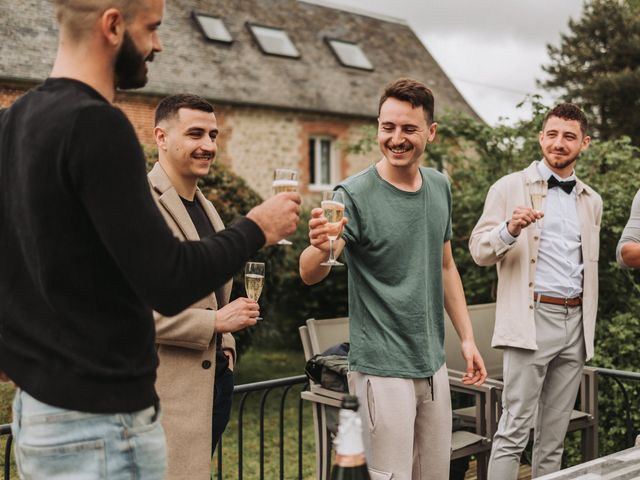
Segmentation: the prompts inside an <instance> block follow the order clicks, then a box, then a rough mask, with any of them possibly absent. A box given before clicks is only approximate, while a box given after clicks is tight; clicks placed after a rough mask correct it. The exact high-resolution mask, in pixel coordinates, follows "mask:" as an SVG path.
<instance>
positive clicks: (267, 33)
mask: <svg viewBox="0 0 640 480" xmlns="http://www.w3.org/2000/svg"><path fill="white" fill-rule="evenodd" d="M248 26H249V30H251V33H252V34H253V37H254V38H255V39H256V41H257V42H258V45H260V48H261V49H262V51H263V52H264V53H267V54H269V55H279V56H281V57H292V58H299V57H300V53H299V52H298V49H297V48H296V46H295V45H294V44H293V42H292V41H291V39H290V38H289V35H288V34H287V32H285V31H284V30H281V29H279V28H272V27H263V26H261V25H252V24H248Z"/></svg>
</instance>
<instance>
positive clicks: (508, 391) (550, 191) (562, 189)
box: [469, 104, 602, 480]
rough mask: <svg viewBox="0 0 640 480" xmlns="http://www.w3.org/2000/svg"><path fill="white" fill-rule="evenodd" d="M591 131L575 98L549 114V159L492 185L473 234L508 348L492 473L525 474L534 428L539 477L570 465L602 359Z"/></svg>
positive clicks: (545, 135)
mask: <svg viewBox="0 0 640 480" xmlns="http://www.w3.org/2000/svg"><path fill="white" fill-rule="evenodd" d="M586 130H587V119H586V117H585V115H584V113H583V112H582V111H581V110H580V109H579V108H578V107H576V106H575V105H572V104H562V105H559V106H557V107H556V108H554V109H553V110H551V111H550V112H549V113H547V115H546V117H545V119H544V122H543V125H542V131H541V132H540V135H539V143H540V147H541V150H542V155H543V160H541V161H535V162H533V163H532V164H531V165H530V166H529V167H527V168H526V169H524V170H522V171H520V172H516V173H512V174H510V175H507V176H505V177H503V178H501V179H500V180H498V181H497V182H496V183H495V184H494V185H493V186H492V187H491V188H490V189H489V193H488V194H487V199H486V202H485V206H484V211H483V213H482V216H481V217H480V220H478V223H477V225H476V226H475V228H474V229H473V232H472V234H471V239H470V242H469V247H470V250H471V255H472V256H473V259H474V260H475V261H476V263H478V264H479V265H497V270H498V295H497V306H496V323H495V331H494V334H493V340H492V346H493V347H500V348H504V356H503V358H504V366H503V376H504V392H503V396H502V404H503V414H502V417H501V418H500V423H499V426H498V431H497V432H496V435H495V437H494V442H493V447H492V450H491V458H490V461H489V478H490V479H495V480H511V479H513V480H515V479H516V478H517V475H518V465H519V461H520V455H521V453H522V450H523V449H524V447H525V446H526V444H527V440H528V438H529V431H530V429H531V427H535V436H534V444H533V476H534V477H538V476H541V475H545V474H547V473H550V472H553V471H556V470H559V469H560V461H561V458H562V451H563V441H564V437H565V434H566V431H567V426H568V424H569V420H570V416H571V411H572V409H573V405H574V403H575V399H576V394H577V391H578V387H579V385H580V377H581V371H582V366H583V365H584V362H585V361H586V360H588V359H589V358H591V357H592V356H593V337H594V331H595V321H596V313H597V306H598V250H599V233H600V220H601V217H602V199H601V198H600V196H599V195H598V194H597V193H596V192H595V191H594V190H593V189H591V188H590V187H589V186H587V185H585V184H584V183H583V182H581V181H580V180H578V179H577V178H576V177H575V172H574V165H575V162H576V160H577V158H578V157H579V155H580V153H581V152H582V151H584V150H585V149H586V148H587V147H588V146H589V142H590V138H589V136H588V135H586Z"/></svg>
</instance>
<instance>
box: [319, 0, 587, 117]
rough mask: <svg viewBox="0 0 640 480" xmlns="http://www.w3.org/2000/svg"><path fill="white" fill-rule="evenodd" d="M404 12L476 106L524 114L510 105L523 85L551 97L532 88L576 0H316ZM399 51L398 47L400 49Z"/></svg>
mask: <svg viewBox="0 0 640 480" xmlns="http://www.w3.org/2000/svg"><path fill="white" fill-rule="evenodd" d="M314 2H315V3H325V4H329V5H334V6H340V5H342V6H348V7H352V8H355V9H359V10H367V11H370V12H374V13H378V14H383V15H388V16H392V17H396V18H401V19H404V20H405V21H407V22H408V23H409V25H410V26H411V27H412V29H413V30H414V31H415V32H416V34H417V35H418V37H420V39H421V40H422V43H424V45H425V46H426V47H427V48H428V49H429V51H430V52H431V54H432V55H433V56H434V58H435V59H436V60H437V61H438V63H439V64H440V66H441V67H442V68H443V69H444V71H445V72H446V73H447V75H448V76H449V78H450V79H451V80H452V81H453V83H454V84H455V85H456V87H457V88H458V90H459V91H460V92H461V93H462V95H464V97H465V98H466V99H467V101H468V102H469V103H470V104H471V106H472V107H473V108H474V109H475V110H476V112H478V114H479V115H480V116H481V117H482V118H483V119H485V120H486V121H487V122H489V123H490V124H492V125H495V124H496V123H497V122H498V119H499V118H500V117H508V118H510V119H511V120H513V119H517V118H521V117H526V116H527V115H528V110H526V109H516V105H517V104H518V103H520V102H521V101H522V100H523V99H524V98H525V96H526V94H528V93H539V94H541V95H543V97H544V98H545V99H546V100H547V101H548V102H553V101H554V100H555V98H556V96H557V92H543V91H540V90H538V89H537V87H536V80H537V79H544V76H545V73H544V72H543V71H542V69H541V67H540V66H541V65H542V64H548V63H549V56H548V55H547V48H546V45H547V44H549V43H551V44H553V45H556V46H557V45H559V44H560V34H561V32H564V33H567V32H568V27H567V23H568V20H569V18H574V19H578V18H579V17H580V15H581V12H582V3H583V2H582V0H391V1H390V0H328V1H325V0H314ZM399 54H401V52H399Z"/></svg>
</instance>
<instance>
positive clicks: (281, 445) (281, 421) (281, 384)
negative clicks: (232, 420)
mask: <svg viewBox="0 0 640 480" xmlns="http://www.w3.org/2000/svg"><path fill="white" fill-rule="evenodd" d="M307 382H308V380H307V377H306V376H305V375H297V376H295V377H287V378H280V379H276V380H266V381H264V382H256V383H248V384H245V385H237V386H236V387H235V388H234V389H233V394H234V396H239V397H240V401H239V404H238V476H237V477H236V478H237V479H238V480H243V473H244V448H243V440H244V421H243V420H244V412H245V407H246V402H247V398H248V397H249V395H251V394H252V393H258V392H262V395H261V397H260V418H259V424H260V426H259V435H260V447H259V448H260V450H259V456H260V465H259V468H260V480H264V478H265V424H264V421H265V405H266V402H267V397H268V396H269V394H270V393H271V392H272V391H273V390H274V389H277V388H282V393H281V394H280V403H279V413H278V436H279V438H278V453H279V455H278V459H279V478H280V480H284V472H285V436H284V426H285V402H286V399H287V394H288V393H289V391H290V390H291V388H292V387H294V386H296V385H306V384H307ZM297 401H298V418H297V423H298V436H297V437H298V445H297V462H298V469H297V470H298V472H297V473H298V477H297V478H298V479H302V459H303V451H302V436H303V434H302V428H303V415H302V412H303V407H302V405H303V404H302V399H301V398H300V396H298V398H297ZM222 441H223V439H220V442H219V443H218V447H217V473H218V477H217V480H222V479H223V478H224V471H223V470H224V469H223V464H222V457H223V446H222Z"/></svg>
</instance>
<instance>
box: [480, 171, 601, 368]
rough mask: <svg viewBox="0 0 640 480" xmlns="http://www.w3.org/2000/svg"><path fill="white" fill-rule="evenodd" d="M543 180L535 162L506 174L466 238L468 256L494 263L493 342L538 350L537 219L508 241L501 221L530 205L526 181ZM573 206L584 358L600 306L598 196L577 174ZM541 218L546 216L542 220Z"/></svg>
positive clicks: (590, 350) (485, 263)
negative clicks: (579, 264)
mask: <svg viewBox="0 0 640 480" xmlns="http://www.w3.org/2000/svg"><path fill="white" fill-rule="evenodd" d="M538 181H542V178H541V176H540V173H539V172H538V168H537V166H536V162H533V163H532V164H531V165H529V166H528V167H527V168H526V169H524V170H522V171H519V172H515V173H512V174H510V175H506V176H505V177H502V178H501V179H500V180H498V181H497V182H496V183H495V184H493V185H492V186H491V188H490V189H489V193H488V194H487V199H486V201H485V204H484V211H483V212H482V216H481V217H480V220H478V223H477V224H476V226H475V228H474V229H473V232H472V233H471V238H470V240H469V250H470V252H471V256H472V257H473V259H474V260H475V262H476V263H477V264H478V265H482V266H488V265H494V264H497V271H498V291H497V302H496V322H495V329H494V332H493V339H492V341H491V346H492V347H519V348H526V349H530V350H537V348H538V346H537V343H536V327H535V320H534V305H533V294H534V291H535V277H536V266H537V259H538V246H539V244H540V236H541V233H542V231H541V230H540V228H539V224H532V225H530V226H529V227H527V228H524V229H522V232H521V233H520V235H519V236H518V238H517V240H516V242H514V243H513V244H511V245H509V244H507V243H505V242H504V241H503V240H502V237H501V236H500V229H501V226H502V225H503V224H504V223H505V221H507V220H509V219H510V218H511V214H512V212H513V210H514V209H515V208H516V207H518V206H529V207H530V206H531V200H530V195H529V186H530V185H531V184H532V183H534V182H538ZM575 188H576V194H577V197H576V198H577V200H576V209H577V212H578V219H579V221H580V236H581V242H582V261H583V264H584V272H583V284H582V285H583V292H582V298H583V305H582V324H583V332H584V343H585V349H586V354H587V358H586V359H587V360H589V359H590V358H591V357H593V349H594V348H593V347H594V346H593V342H594V334H595V326H596V315H597V311H598V257H599V251H600V221H601V219H602V199H601V198H600V195H598V194H597V193H596V192H595V191H594V190H593V189H592V188H590V187H589V186H588V185H586V184H584V183H583V182H581V181H580V180H577V183H576V187H575ZM543 221H544V220H543Z"/></svg>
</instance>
